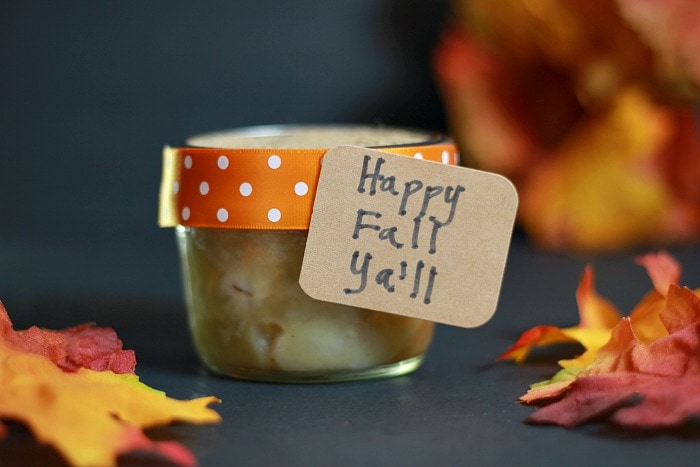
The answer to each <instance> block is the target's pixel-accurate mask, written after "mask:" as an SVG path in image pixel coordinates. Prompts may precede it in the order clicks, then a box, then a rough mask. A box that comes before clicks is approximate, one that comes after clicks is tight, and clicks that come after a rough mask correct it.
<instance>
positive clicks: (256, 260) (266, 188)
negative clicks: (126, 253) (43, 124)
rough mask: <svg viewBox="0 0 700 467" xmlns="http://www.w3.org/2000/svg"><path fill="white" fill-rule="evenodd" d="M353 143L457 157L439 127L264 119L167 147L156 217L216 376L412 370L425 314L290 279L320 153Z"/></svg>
mask: <svg viewBox="0 0 700 467" xmlns="http://www.w3.org/2000/svg"><path fill="white" fill-rule="evenodd" d="M339 145H355V146H362V147H371V148H375V149H379V150H383V151H387V152H393V153H398V154H402V155H405V156H408V157H417V158H422V159H427V160H433V161H436V162H441V163H445V164H457V163H458V155H457V152H456V149H455V147H454V145H453V143H452V142H451V141H450V140H449V139H447V138H445V137H444V136H441V135H435V134H432V133H429V132H423V131H418V130H409V129H402V128H384V127H369V126H354V125H344V126H338V125H333V126H318V125H317V126H263V127H251V128H243V129H237V130H230V131H225V132H218V133H211V134H205V135H201V136H196V137H193V138H190V139H189V140H188V141H187V144H186V145H185V146H182V147H166V148H165V150H164V155H163V179H162V184H161V200H160V213H159V223H160V225H161V226H164V227H174V228H175V235H176V238H177V245H178V249H179V254H180V259H181V265H182V278H183V279H182V280H183V286H184V296H185V302H186V307H187V311H188V316H189V325H190V329H191V335H192V339H193V342H194V346H195V348H196V350H197V353H198V355H199V357H200V358H201V360H202V362H203V363H204V364H205V365H206V367H207V368H209V369H210V370H212V371H214V372H216V373H219V374H221V375H225V376H229V377H233V378H238V379H246V380H257V381H269V382H331V381H347V380H358V379H368V378H379V377H390V376H399V375H404V374H407V373H410V372H412V371H414V370H416V369H417V368H418V367H419V366H420V364H421V362H422V361H423V359H424V356H425V354H426V352H427V350H428V348H429V346H430V343H431V340H432V337H433V332H434V323H432V322H430V321H425V320H421V319H416V318H409V317H404V316H400V315H396V314H389V313H384V312H380V311H374V310H368V309H362V308H356V307H352V306H347V305H341V304H335V303H329V302H323V301H319V300H315V299H313V298H311V297H309V296H308V295H306V293H305V292H304V291H303V290H302V289H301V287H300V286H299V274H300V271H301V265H302V260H303V257H304V250H305V246H306V238H307V232H308V228H309V222H310V216H311V209H312V206H313V200H314V195H315V188H316V183H317V181H318V176H319V173H320V165H321V163H322V158H323V154H324V153H325V152H326V151H327V150H328V149H329V148H331V147H335V146H339Z"/></svg>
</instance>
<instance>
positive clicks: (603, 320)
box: [499, 266, 620, 366]
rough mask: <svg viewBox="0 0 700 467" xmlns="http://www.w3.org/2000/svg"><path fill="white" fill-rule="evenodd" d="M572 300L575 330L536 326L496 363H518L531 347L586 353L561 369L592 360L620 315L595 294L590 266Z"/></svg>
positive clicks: (572, 328) (571, 328)
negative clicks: (570, 347)
mask: <svg viewBox="0 0 700 467" xmlns="http://www.w3.org/2000/svg"><path fill="white" fill-rule="evenodd" d="M576 300H577V303H578V310H579V324H578V325H577V326H573V327H568V328H558V327H556V326H548V325H544V326H536V327H534V328H532V329H530V330H528V331H525V332H524V333H523V334H522V335H521V336H520V338H519V339H518V340H517V342H516V343H515V344H514V345H513V346H511V347H510V348H509V349H508V350H506V351H505V352H504V353H503V354H502V355H501V356H500V357H499V359H500V360H505V359H512V360H515V361H516V362H522V361H524V360H525V359H526V358H527V356H528V354H529V353H530V351H531V350H532V349H533V348H534V347H537V346H545V345H551V344H558V343H565V342H578V343H579V344H581V345H582V346H583V347H584V348H585V349H586V353H584V355H582V356H581V357H579V358H578V359H574V360H571V361H568V362H564V361H562V362H560V363H561V364H563V366H564V365H566V366H572V365H580V364H581V363H582V362H585V361H588V360H592V356H593V355H594V354H595V351H596V350H598V349H599V348H600V347H601V346H602V345H603V344H605V342H606V341H607V340H608V338H609V337H610V329H611V328H612V327H613V326H614V325H615V323H616V322H617V321H618V320H619V319H620V314H619V313H618V311H617V309H616V308H615V306H614V305H613V304H612V303H610V302H609V301H607V300H606V299H604V298H603V297H601V296H600V295H598V293H597V292H596V291H595V287H594V273H593V268H592V267H591V266H587V267H586V269H585V271H584V274H583V275H582V277H581V280H580V282H579V286H578V289H577V291H576Z"/></svg>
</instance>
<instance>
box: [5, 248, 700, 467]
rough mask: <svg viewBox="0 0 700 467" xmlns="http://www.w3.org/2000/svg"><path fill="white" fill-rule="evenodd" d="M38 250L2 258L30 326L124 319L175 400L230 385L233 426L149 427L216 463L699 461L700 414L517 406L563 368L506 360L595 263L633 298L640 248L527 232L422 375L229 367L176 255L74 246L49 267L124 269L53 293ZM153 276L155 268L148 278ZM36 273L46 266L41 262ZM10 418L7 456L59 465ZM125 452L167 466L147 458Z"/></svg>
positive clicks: (561, 308) (11, 299)
mask: <svg viewBox="0 0 700 467" xmlns="http://www.w3.org/2000/svg"><path fill="white" fill-rule="evenodd" d="M5 247H6V248H7V245H6V246H5ZM170 247H172V250H173V255H172V256H174V245H163V248H164V250H163V251H165V249H167V248H170ZM30 250H31V251H35V253H36V252H37V249H36V248H33V249H30V248H29V247H27V248H26V249H23V248H21V247H20V245H19V243H17V244H14V245H13V246H12V248H9V249H5V248H3V247H0V255H2V256H1V257H3V258H6V259H7V258H10V259H11V260H13V264H14V265H15V268H14V270H15V274H11V275H8V274H5V270H3V271H2V272H3V275H2V276H0V283H3V284H5V285H6V287H7V288H6V295H9V296H8V297H6V299H5V305H6V306H7V308H8V310H9V311H10V314H11V316H12V317H13V319H14V321H15V323H16V326H17V328H19V329H21V328H25V327H27V326H29V325H31V324H40V325H43V326H54V327H61V326H66V325H70V324H77V323H78V322H83V321H96V322H97V323H98V324H100V325H106V326H112V327H114V328H115V329H116V330H117V331H118V333H119V335H120V337H121V338H122V339H123V341H124V345H125V347H126V348H131V349H134V350H135V351H136V353H137V359H138V361H139V364H138V367H137V373H138V374H139V375H140V376H141V378H142V380H143V381H144V382H145V383H147V384H149V385H151V386H153V387H156V388H159V389H162V390H164V391H166V392H167V393H168V394H169V395H170V396H172V397H177V398H190V397H196V396H203V395H216V396H218V397H220V398H221V399H222V401H223V402H222V403H221V404H220V405H217V406H216V410H217V411H219V412H220V413H221V415H222V416H223V422H222V423H221V424H219V425H212V426H204V427H195V426H189V425H178V426H172V427H166V428H161V429H157V430H155V431H153V432H151V435H152V436H154V437H158V438H170V439H176V440H179V441H180V442H182V443H183V444H185V445H186V446H188V447H189V448H190V449H191V450H192V451H193V452H194V453H195V455H196V456H197V458H198V459H199V461H200V462H201V464H202V465H203V466H219V465H261V466H264V465H304V466H315V465H319V466H321V465H364V466H369V465H372V466H395V465H416V466H422V465H496V466H499V465H582V466H583V465H638V466H639V465H696V464H697V459H698V456H700V430H698V427H697V426H688V427H685V428H683V429H678V430H670V431H664V432H653V433H639V432H631V431H625V430H620V429H615V428H611V427H609V426H606V425H601V424H593V425H590V426H586V427H583V428H578V429H572V430H568V429H563V428H558V427H543V426H530V425H527V424H524V423H523V419H524V418H525V417H526V416H527V415H528V414H529V413H530V412H531V411H532V410H533V409H531V408H529V407H525V406H522V405H519V404H517V403H516V399H517V397H518V396H519V395H521V394H522V393H523V392H524V391H525V390H526V389H527V386H528V385H529V384H530V383H533V382H536V381H539V380H542V379H546V378H547V377H548V376H550V375H552V374H553V372H554V371H555V370H556V367H555V365H554V364H553V363H552V362H550V361H547V360H544V359H540V360H537V361H535V362H532V363H529V364H526V365H522V366H518V365H514V364H511V363H507V362H496V357H497V356H498V355H499V354H500V353H501V352H502V351H503V350H504V349H505V348H506V347H507V346H508V345H509V344H511V343H512V342H514V340H515V339H516V337H517V336H518V334H519V333H520V332H521V331H523V330H524V329H526V328H527V327H530V326H533V325H535V324H540V323H551V324H557V325H571V324H574V323H575V322H576V319H577V314H576V304H575V299H574V291H575V288H576V284H577V280H578V277H579V275H580V273H581V271H582V268H583V265H584V264H585V263H586V262H590V263H592V264H593V265H594V266H595V267H596V271H597V280H598V284H599V287H598V288H599V291H600V293H601V294H603V295H605V296H607V297H609V298H610V299H612V300H613V301H615V302H616V303H617V304H618V305H619V306H620V307H621V309H623V310H625V311H629V309H630V308H631V306H632V305H633V304H634V303H636V301H637V300H638V299H639V298H641V296H642V294H643V293H645V292H646V291H648V290H649V289H650V288H651V284H650V282H649V280H648V279H647V278H646V276H645V273H644V271H643V270H642V269H641V268H640V267H639V266H636V265H635V264H633V263H632V261H631V258H632V256H633V255H634V253H629V254H617V255H608V256H603V257H588V258H585V257H575V256H566V255H554V254H547V253H542V252H538V251H536V250H534V249H533V248H531V247H530V246H529V245H528V244H527V241H526V240H525V239H524V238H523V237H522V236H521V235H520V234H516V236H515V238H514V240H513V244H512V247H511V251H510V257H509V261H508V265H507V268H506V274H505V279H504V284H503V289H502V294H501V299H500V303H499V306H498V310H497V313H496V315H495V316H494V318H493V319H492V320H491V321H490V322H489V323H487V324H486V325H485V326H483V327H481V328H478V329H460V328H455V327H448V326H439V327H438V331H437V335H436V337H435V341H434V344H433V346H432V348H431V350H430V352H429V354H428V358H427V359H426V361H425V363H424V365H423V366H422V367H421V368H420V369H419V370H418V371H417V372H416V373H414V374H412V375H409V376H404V377H399V378H395V379H386V380H374V381H364V382H351V383H336V384H312V385H284V384H262V383H252V382H243V381H235V380H228V379H224V378H220V377H217V376H214V375H212V374H209V373H207V372H206V371H204V370H203V369H202V368H201V366H200V365H199V363H198V361H197V358H196V356H195V355H194V353H193V350H192V348H191V345H190V341H189V336H188V330H187V327H186V321H185V311H184V308H183V305H182V304H181V301H180V299H179V291H178V289H179V284H178V277H177V271H176V269H177V264H176V262H175V260H174V259H173V261H172V262H169V263H167V264H165V265H164V266H166V267H167V268H164V269H163V274H162V275H161V276H157V275H152V274H151V273H150V272H148V269H149V266H148V262H149V257H148V255H145V254H135V255H131V256H129V258H130V259H129V260H128V261H127V263H128V265H129V266H130V267H133V268H134V272H133V274H131V275H128V274H126V275H125V276H124V277H121V278H120V275H119V274H118V272H117V271H116V270H113V269H110V268H111V267H112V266H105V262H106V260H107V259H108V256H109V255H104V256H102V257H94V256H93V257H88V256H84V257H76V256H75V255H71V252H70V251H69V250H65V251H54V252H53V257H50V258H48V260H45V261H44V262H43V265H42V267H43V268H46V269H52V268H60V267H64V268H66V271H71V270H73V271H78V272H74V273H73V274H86V272H87V271H89V270H92V271H95V272H97V271H104V268H108V269H110V273H111V274H112V277H113V278H114V280H113V281H110V280H109V277H108V276H104V277H103V278H102V280H99V279H94V278H93V279H90V278H89V276H90V275H89V274H86V275H85V278H86V283H85V287H84V288H83V289H82V291H81V290H79V289H80V288H79V287H76V288H75V290H73V291H71V293H70V294H65V293H59V292H58V289H59V286H60V288H62V289H63V291H64V292H65V290H66V288H68V287H67V285H66V284H58V285H54V286H53V287H52V286H50V285H48V284H47V286H46V287H45V288H44V289H43V290H45V293H36V294H34V295H33V296H26V295H24V294H23V293H22V292H21V291H22V290H23V289H22V285H23V281H26V280H27V279H28V278H29V277H30V276H32V274H30V273H28V272H27V271H25V270H23V268H22V264H29V263H32V264H34V263H33V261H32V260H31V259H26V258H27V257H28V256H29V255H27V254H26V253H27V252H29V251H30ZM671 251H672V252H673V253H674V254H675V255H676V256H677V258H678V259H679V260H680V261H681V262H682V263H683V265H684V266H685V272H684V277H685V279H686V281H685V282H684V283H686V284H688V285H690V286H697V285H698V284H700V268H699V265H700V261H699V260H700V247H698V246H695V247H684V248H675V249H671ZM39 252H40V250H39ZM44 253H47V252H44ZM36 254H39V253H36ZM119 256H120V255H119ZM23 258H25V259H23ZM112 259H113V261H112V262H111V263H109V262H107V263H108V264H112V265H114V264H115V263H119V260H118V259H117V257H116V256H114V257H113V258H112ZM5 264H7V263H5ZM36 264H38V263H36ZM151 269H152V268H151ZM139 270H141V272H140V273H139V272H138V271H139ZM144 271H145V272H144ZM149 275H151V276H152V279H150V280H149V279H146V278H145V276H149ZM32 277H34V278H35V279H40V278H41V271H36V274H34V275H33V276H32ZM464 279H465V280H469V278H468V277H465V278H464ZM67 282H69V281H67ZM144 282H145V284H144ZM149 282H150V284H151V285H152V286H153V287H151V288H150V289H149V288H148V287H147V285H148V283H149ZM166 282H167V283H171V282H172V284H170V285H168V286H166V285H164V284H165V283H166ZM100 284H101V285H100ZM158 284H161V285H162V286H163V287H164V291H163V294H162V296H158V294H157V293H154V290H155V291H157V289H158V287H157V286H158ZM8 285H9V286H8ZM74 287H75V286H74ZM112 287H113V288H112ZM120 287H121V289H120ZM34 289H35V290H38V288H36V287H34ZM166 289H167V290H166ZM10 428H11V430H10V437H9V439H8V440H6V441H5V442H2V443H0V464H1V465H60V459H58V458H57V456H56V455H54V454H53V452H52V451H50V450H49V449H46V448H41V447H39V446H38V445H37V444H36V443H35V442H34V440H33V439H32V438H31V436H30V435H29V434H28V432H27V431H26V430H25V429H23V428H22V427H21V426H20V425H16V424H14V425H11V427H10ZM122 461H123V462H122V464H123V465H153V461H152V460H147V459H144V458H142V457H139V456H133V455H132V456H127V457H126V458H124V459H123V460H122ZM155 465H158V462H155Z"/></svg>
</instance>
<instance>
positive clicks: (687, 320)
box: [520, 254, 700, 428]
mask: <svg viewBox="0 0 700 467" xmlns="http://www.w3.org/2000/svg"><path fill="white" fill-rule="evenodd" d="M638 262H639V263H640V264H642V265H644V266H645V267H647V270H649V271H650V276H651V277H652V278H654V279H655V280H654V284H655V286H657V287H660V286H661V285H663V284H668V287H667V289H666V290H665V291H664V293H663V294H661V293H659V292H658V291H657V290H654V291H652V292H651V295H647V297H645V298H644V299H643V300H642V301H641V302H640V304H644V305H645V306H650V307H651V308H652V309H653V310H654V313H652V314H655V318H656V323H658V325H655V326H660V327H662V328H663V331H662V332H659V331H656V333H657V337H656V338H652V339H649V336H650V335H651V333H650V332H649V330H648V329H647V339H646V341H644V340H642V339H640V338H639V337H638V335H637V334H638V331H637V329H639V326H637V327H635V319H636V316H635V315H634V314H631V315H630V317H626V318H622V319H620V321H619V322H618V323H617V324H616V325H615V327H614V328H613V329H612V330H611V333H610V339H609V340H608V341H607V343H606V344H605V345H603V346H602V347H601V348H600V349H599V350H598V351H597V352H596V353H595V356H594V358H593V360H592V361H591V362H590V363H589V364H587V365H585V366H582V367H576V368H565V369H563V370H561V371H560V372H559V373H557V374H556V375H555V376H554V378H552V379H551V380H549V381H545V382H542V383H538V384H535V385H533V386H532V387H531V388H530V390H529V391H528V392H527V393H526V394H525V395H524V396H522V397H521V398H520V400H521V401H522V402H524V403H527V404H533V405H543V407H542V408H540V409H539V410H537V411H536V412H534V413H533V414H532V415H531V416H530V417H529V418H528V419H527V421H529V422H532V423H541V424H557V425H561V426H565V427H574V426H577V425H580V424H582V423H586V422H588V421H592V420H608V421H610V422H612V423H614V424H617V425H620V426H625V427H635V428H662V427H670V426H674V425H678V424H681V423H683V422H685V421H687V420H688V419H690V418H693V417H698V416H700V392H698V387H700V289H698V290H696V291H693V290H690V289H688V288H686V287H680V286H678V285H676V284H674V283H673V279H674V278H678V277H679V276H680V269H679V267H678V265H677V263H675V261H674V260H673V258H672V257H670V256H669V255H667V254H660V255H646V256H644V257H642V258H639V259H638ZM649 297H652V298H653V300H651V299H650V298H649ZM659 303H662V306H661V307H660V309H659V306H658V305H659ZM639 307H640V305H638V306H637V307H636V308H635V310H634V311H633V313H635V312H638V310H639V309H640V308H639ZM649 316H650V315H649V314H646V315H644V317H645V318H648V317H649ZM643 321H644V320H643ZM645 323H646V325H648V324H649V322H645ZM641 329H645V327H644V326H642V327H641Z"/></svg>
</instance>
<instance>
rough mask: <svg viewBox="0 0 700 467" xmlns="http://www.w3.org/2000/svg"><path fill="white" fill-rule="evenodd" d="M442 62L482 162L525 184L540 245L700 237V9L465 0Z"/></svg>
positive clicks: (451, 120) (683, 4) (529, 220)
mask: <svg viewBox="0 0 700 467" xmlns="http://www.w3.org/2000/svg"><path fill="white" fill-rule="evenodd" d="M451 5H452V19H453V21H452V22H451V24H450V25H449V27H448V28H447V29H446V30H445V32H444V34H443V36H442V37H441V40H440V42H439V43H438V44H437V45H436V48H435V52H434V55H433V69H434V72H435V78H436V82H437V85H438V88H439V90H440V94H441V97H442V102H443V105H444V108H445V113H446V116H447V121H448V125H449V131H450V133H451V135H452V136H453V137H454V139H455V141H456V142H457V144H458V146H459V147H460V153H461V154H462V155H463V161H464V163H465V164H467V165H469V166H473V167H476V168H479V169H483V170H488V171H493V172H497V173H500V174H502V175H504V176H506V177H508V178H510V179H511V180H512V181H513V183H514V184H515V186H516V187H517V189H518V193H519V196H520V200H521V203H520V205H519V209H518V219H517V222H518V224H519V225H520V226H521V227H522V228H523V229H524V230H525V232H526V233H527V234H528V236H529V238H530V239H532V240H533V242H534V243H536V244H537V245H538V246H540V247H543V248H546V249H551V250H568V251H584V252H600V251H610V250H623V249H629V248H631V247H636V246H644V245H650V244H655V245H658V244H678V243H687V242H692V241H696V240H697V239H698V238H700V184H698V183H697V180H698V178H699V177H700V131H699V130H698V128H699V127H698V121H699V117H698V112H697V102H698V99H700V59H699V58H698V57H699V55H698V54H697V53H696V51H695V49H696V44H697V39H698V38H700V28H698V27H697V24H698V19H700V10H698V9H697V8H696V6H695V5H694V4H693V3H692V2H687V1H685V0H668V1H666V0H587V1H577V0H539V1H536V2H533V1H528V0H502V1H499V2H494V1H493V0H454V1H453V2H451Z"/></svg>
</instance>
